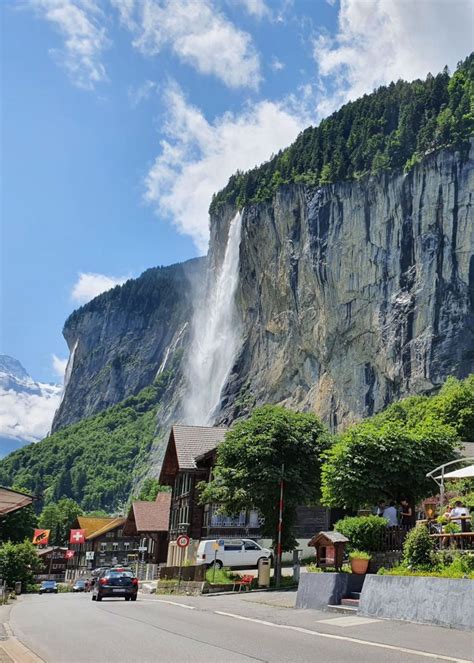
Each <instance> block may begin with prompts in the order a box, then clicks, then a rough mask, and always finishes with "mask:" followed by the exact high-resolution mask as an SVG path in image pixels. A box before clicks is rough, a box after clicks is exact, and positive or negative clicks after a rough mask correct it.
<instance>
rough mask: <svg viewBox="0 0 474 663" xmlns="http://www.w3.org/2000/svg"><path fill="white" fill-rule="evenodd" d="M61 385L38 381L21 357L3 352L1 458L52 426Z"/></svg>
mask: <svg viewBox="0 0 474 663" xmlns="http://www.w3.org/2000/svg"><path fill="white" fill-rule="evenodd" d="M61 391H62V387H61V385H55V384H46V383H42V382H35V380H33V379H32V378H31V377H30V376H29V375H28V373H27V372H26V370H25V369H24V368H23V366H22V365H21V364H20V362H19V361H17V360H16V359H14V358H13V357H9V356H8V355H0V458H1V457H2V456H4V455H5V454H7V453H9V452H10V451H13V450H14V449H17V448H19V447H21V446H23V445H24V444H27V443H28V442H34V441H37V440H41V439H42V438H43V437H44V436H45V435H46V434H47V433H48V432H49V430H50V428H51V422H52V420H53V416H54V413H55V411H56V409H57V407H58V406H59V402H60V399H61Z"/></svg>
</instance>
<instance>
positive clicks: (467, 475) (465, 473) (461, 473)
mask: <svg viewBox="0 0 474 663" xmlns="http://www.w3.org/2000/svg"><path fill="white" fill-rule="evenodd" d="M435 478H436V479H442V478H444V479H474V465H468V466H467V467H461V469H460V470H453V471H452V472H446V474H444V475H441V474H440V475H439V476H437V477H435Z"/></svg>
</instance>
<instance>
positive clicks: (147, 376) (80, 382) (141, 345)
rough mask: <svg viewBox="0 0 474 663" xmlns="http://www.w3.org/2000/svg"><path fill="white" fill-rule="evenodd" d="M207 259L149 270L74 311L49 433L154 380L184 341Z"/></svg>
mask: <svg viewBox="0 0 474 663" xmlns="http://www.w3.org/2000/svg"><path fill="white" fill-rule="evenodd" d="M204 271H205V259H203V258H198V259H195V260H189V261H188V262H185V263H182V264H178V265H172V266H170V267H161V268H155V269H149V270H147V271H146V272H144V274H142V275H141V276H140V277H139V278H138V279H131V280H130V281H127V283H125V284H124V285H123V286H117V287H116V288H114V289H113V290H110V291H108V292H105V293H103V294H102V295H99V296H98V297H96V298H95V299H93V300H92V301H91V302H89V303H88V304H86V305H85V306H83V307H82V308H80V309H78V310H77V311H75V312H74V313H73V314H72V315H71V316H70V317H69V318H68V320H67V321H66V323H65V326H64V330H63V334H64V337H65V339H66V341H67V344H68V347H69V350H70V353H71V356H70V363H69V366H68V370H67V372H66V385H65V389H64V396H63V400H62V402H61V405H60V407H59V409H58V411H57V413H56V416H55V418H54V422H53V432H54V431H55V430H58V429H59V428H61V427H63V426H66V425H68V424H70V423H73V422H75V421H78V420H80V419H83V418H84V417H88V416H91V415H92V414H95V413H97V412H99V411H101V410H104V409H105V408H107V407H110V406H111V405H115V404H116V403H118V402H120V401H121V400H123V399H124V398H126V397H127V396H130V395H134V394H137V393H138V392H139V391H140V390H141V389H143V388H144V387H146V386H148V385H149V384H151V383H152V382H153V380H154V379H155V377H156V375H157V374H158V373H159V372H161V371H163V370H166V369H167V368H168V367H169V365H170V363H171V361H172V360H174V367H175V368H176V367H177V366H179V362H177V361H176V358H177V355H181V354H182V348H183V346H184V345H185V344H186V340H187V338H188V329H189V323H190V320H191V316H192V304H193V294H192V284H193V283H195V282H200V281H202V279H203V275H204Z"/></svg>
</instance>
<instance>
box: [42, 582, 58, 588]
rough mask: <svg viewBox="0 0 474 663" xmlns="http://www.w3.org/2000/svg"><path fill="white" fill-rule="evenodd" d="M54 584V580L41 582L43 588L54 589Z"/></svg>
mask: <svg viewBox="0 0 474 663" xmlns="http://www.w3.org/2000/svg"><path fill="white" fill-rule="evenodd" d="M55 584H56V583H55V581H54V580H43V582H42V585H43V587H54V585H55Z"/></svg>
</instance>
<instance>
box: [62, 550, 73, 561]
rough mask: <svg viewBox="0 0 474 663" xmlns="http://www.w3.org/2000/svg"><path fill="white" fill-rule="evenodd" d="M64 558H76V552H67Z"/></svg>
mask: <svg viewBox="0 0 474 663" xmlns="http://www.w3.org/2000/svg"><path fill="white" fill-rule="evenodd" d="M64 557H65V558H66V559H72V558H73V557H74V550H66V552H65V553H64Z"/></svg>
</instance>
